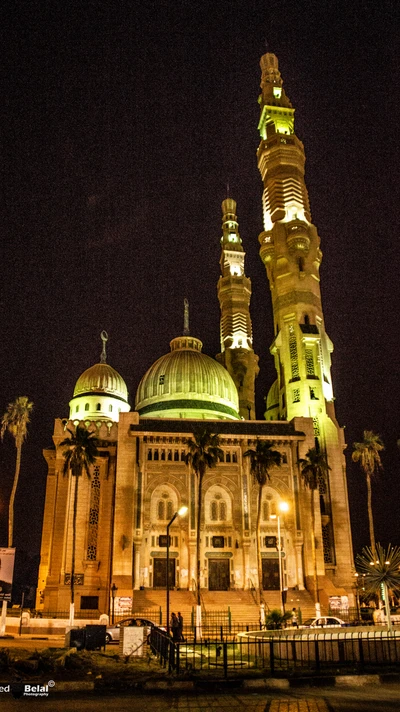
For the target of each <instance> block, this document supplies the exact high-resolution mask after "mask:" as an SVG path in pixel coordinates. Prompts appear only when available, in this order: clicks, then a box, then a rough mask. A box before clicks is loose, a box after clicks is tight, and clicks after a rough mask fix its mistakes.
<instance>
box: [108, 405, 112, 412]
mask: <svg viewBox="0 0 400 712" xmlns="http://www.w3.org/2000/svg"><path fill="white" fill-rule="evenodd" d="M108 411H109V413H112V405H109V406H108Z"/></svg>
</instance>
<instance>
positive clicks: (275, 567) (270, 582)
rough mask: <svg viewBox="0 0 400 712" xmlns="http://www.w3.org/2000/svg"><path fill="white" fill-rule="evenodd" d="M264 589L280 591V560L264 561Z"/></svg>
mask: <svg viewBox="0 0 400 712" xmlns="http://www.w3.org/2000/svg"><path fill="white" fill-rule="evenodd" d="M262 587H263V589H264V591H279V561H278V559H263V560H262Z"/></svg>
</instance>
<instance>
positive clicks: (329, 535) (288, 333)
mask: <svg viewBox="0 0 400 712" xmlns="http://www.w3.org/2000/svg"><path fill="white" fill-rule="evenodd" d="M260 64H261V95H260V97H259V104H260V110H261V115H260V122H259V126H258V128H259V131H260V136H261V142H260V145H259V148H258V152H257V158H258V167H259V170H260V174H261V178H262V181H263V188H264V190H263V216H264V231H263V232H262V233H261V234H260V236H259V243H260V256H261V259H262V261H263V263H264V265H265V268H266V272H267V275H268V280H269V284H270V289H271V296H272V304H273V313H274V332H275V338H274V340H273V343H272V345H271V353H272V354H273V356H274V359H275V367H276V371H277V380H276V381H275V383H274V384H273V386H272V388H271V389H270V391H269V394H268V397H267V403H266V405H267V410H266V413H265V417H266V418H267V419H268V420H277V419H279V420H282V419H283V420H291V419H292V418H301V417H307V418H312V422H313V427H314V435H315V437H316V439H317V441H318V443H319V447H321V449H323V450H325V451H326V453H327V459H328V463H329V466H330V468H331V469H330V472H329V483H328V485H327V486H326V487H325V488H324V489H322V488H321V489H320V493H319V494H320V504H321V507H323V511H321V515H324V517H325V519H321V526H322V530H323V531H322V532H321V537H320V541H321V546H320V548H319V552H318V554H319V569H320V570H319V573H320V575H321V576H322V575H329V576H330V577H331V578H332V580H334V581H335V582H337V583H339V584H340V585H347V586H350V582H351V570H352V560H353V556H352V546H351V532H350V520H349V511H348V504H347V492H346V483H345V479H344V474H343V473H344V472H345V460H344V455H343V449H344V447H345V442H344V434H343V429H342V428H340V427H339V426H338V423H337V420H336V416H335V409H334V397H333V386H332V375H331V353H332V351H333V344H332V342H331V340H330V339H329V337H328V335H327V333H326V331H325V322H324V315H323V312H322V303H321V292H320V275H319V268H320V264H321V260H322V253H321V250H320V238H319V236H318V233H317V229H316V227H315V226H314V225H313V224H312V222H311V213H310V205H309V199H308V193H307V188H306V185H305V181H304V165H305V154H304V148H303V144H302V143H301V141H300V140H299V139H298V138H297V136H296V135H295V133H294V109H293V108H292V105H291V103H290V101H289V99H288V97H287V96H286V93H285V91H284V89H283V82H282V78H281V75H280V72H279V68H278V60H277V58H276V57H275V55H273V54H270V53H268V54H266V55H264V56H263V57H262V59H261V63H260ZM302 452H303V450H302ZM304 454H305V451H304V453H303V455H304ZM334 525H335V530H334ZM308 547H309V544H307V541H306V542H305V554H306V559H307V561H308V560H309V559H308V556H309V549H308ZM307 575H308V576H310V575H311V573H310V570H309V571H308V573H307Z"/></svg>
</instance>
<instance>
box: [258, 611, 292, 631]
mask: <svg viewBox="0 0 400 712" xmlns="http://www.w3.org/2000/svg"><path fill="white" fill-rule="evenodd" d="M291 619H292V613H291V611H287V612H286V613H282V611H280V610H279V609H278V608H273V609H272V611H269V612H268V613H267V615H266V617H265V627H266V628H267V630H280V629H281V628H283V627H284V623H286V621H289V620H291Z"/></svg>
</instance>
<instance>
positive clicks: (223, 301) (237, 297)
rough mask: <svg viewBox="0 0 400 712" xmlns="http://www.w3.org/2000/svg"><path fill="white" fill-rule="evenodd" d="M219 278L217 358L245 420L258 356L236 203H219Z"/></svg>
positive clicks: (249, 415)
mask: <svg viewBox="0 0 400 712" xmlns="http://www.w3.org/2000/svg"><path fill="white" fill-rule="evenodd" d="M221 247H222V251H221V259H220V265H221V277H220V278H219V282H218V299H219V303H220V307H221V353H220V354H218V356H217V359H218V361H220V363H222V365H223V366H224V367H225V368H226V369H227V371H228V372H229V373H230V375H231V376H232V378H233V380H234V382H235V384H236V388H237V389H238V394H239V413H240V415H241V416H242V418H245V420H253V419H254V418H255V417H256V415H255V394H254V381H255V378H256V376H257V374H258V370H259V369H258V365H257V363H258V356H256V355H255V353H254V351H253V335H252V327H251V318H250V298H251V282H250V280H249V278H248V277H246V275H245V273H244V257H245V253H244V250H243V247H242V240H241V238H240V234H239V224H238V221H237V216H236V202H235V201H234V200H233V199H232V198H226V199H225V200H224V201H223V203H222V237H221Z"/></svg>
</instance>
